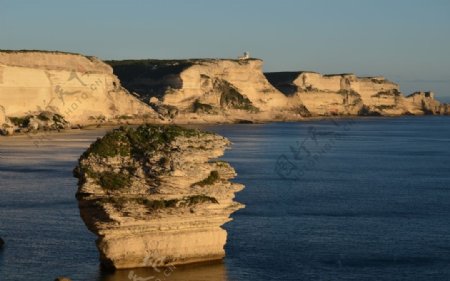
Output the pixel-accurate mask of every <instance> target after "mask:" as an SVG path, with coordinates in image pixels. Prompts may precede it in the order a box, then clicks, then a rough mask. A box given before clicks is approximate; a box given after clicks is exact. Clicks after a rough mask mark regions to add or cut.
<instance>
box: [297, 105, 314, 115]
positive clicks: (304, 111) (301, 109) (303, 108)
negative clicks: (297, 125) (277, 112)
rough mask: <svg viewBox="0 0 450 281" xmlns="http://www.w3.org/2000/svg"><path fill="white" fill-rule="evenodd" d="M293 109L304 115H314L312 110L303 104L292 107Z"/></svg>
mask: <svg viewBox="0 0 450 281" xmlns="http://www.w3.org/2000/svg"><path fill="white" fill-rule="evenodd" d="M292 110H293V111H294V112H295V113H297V114H300V115H301V116H303V117H311V116H312V115H311V112H309V110H308V108H306V106H304V105H303V104H301V105H299V106H296V107H294V108H292Z"/></svg>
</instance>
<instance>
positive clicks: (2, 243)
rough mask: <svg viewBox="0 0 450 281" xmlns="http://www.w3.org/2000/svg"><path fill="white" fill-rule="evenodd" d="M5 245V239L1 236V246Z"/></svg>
mask: <svg viewBox="0 0 450 281" xmlns="http://www.w3.org/2000/svg"><path fill="white" fill-rule="evenodd" d="M3 245H5V241H3V239H2V238H0V248H2V247H3Z"/></svg>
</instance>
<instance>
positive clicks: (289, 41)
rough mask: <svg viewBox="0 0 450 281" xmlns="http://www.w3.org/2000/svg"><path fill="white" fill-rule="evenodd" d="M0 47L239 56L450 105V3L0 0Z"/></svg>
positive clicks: (110, 54)
mask: <svg viewBox="0 0 450 281" xmlns="http://www.w3.org/2000/svg"><path fill="white" fill-rule="evenodd" d="M0 49H46V50H62V51H69V52H78V53H83V54H88V55H95V56H98V57H100V58H103V59H124V58H161V59H162V58H193V57H231V58H234V57H236V56H238V55H239V54H241V53H242V52H243V51H250V52H251V53H252V55H253V56H255V57H259V58H262V59H264V60H265V62H266V64H265V70H266V71H284V70H314V71H318V72H322V73H341V72H354V73H357V74H358V75H384V76H386V77H388V78H389V79H391V80H393V81H395V82H398V83H400V84H401V88H402V90H403V91H404V92H405V93H406V94H409V93H410V92H412V91H414V90H433V91H435V92H436V93H437V94H438V96H439V97H441V98H442V99H445V100H446V101H450V1H448V0H429V1H426V0H377V1H373V0H366V1H364V0H340V1H338V0H304V1H303V0H271V1H268V0H267V1H265V0H253V1H252V0H221V1H219V0H190V1H189V0H154V1H143V0H142V1H138V0H126V1H125V0H97V1H96V0H72V1H64V0H54V1H51V0H40V1H38V0H29V1H24V0H10V1H8V0H0Z"/></svg>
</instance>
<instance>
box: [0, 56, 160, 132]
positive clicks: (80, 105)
mask: <svg viewBox="0 0 450 281" xmlns="http://www.w3.org/2000/svg"><path fill="white" fill-rule="evenodd" d="M0 109H1V110H0V111H1V113H0V123H1V124H0V126H1V125H2V124H5V123H6V120H5V117H15V118H24V117H26V116H29V115H39V113H42V112H51V113H54V114H59V115H61V116H63V117H64V118H65V120H67V121H68V122H70V123H72V124H88V123H93V121H95V120H97V119H100V118H101V119H104V120H113V119H117V118H118V117H120V116H123V115H127V116H130V117H133V116H143V115H149V116H150V115H154V112H153V110H151V109H150V108H149V107H148V106H147V105H145V104H144V103H142V102H141V101H140V100H138V99H137V98H135V97H134V96H132V95H130V94H129V93H128V92H127V91H126V90H125V89H124V88H122V87H121V85H120V81H119V80H118V79H117V77H116V76H115V75H114V74H113V71H112V68H111V67H110V66H109V65H107V64H105V63H103V62H102V61H100V60H99V59H97V58H94V57H85V56H82V55H78V54H69V53H61V52H44V51H0Z"/></svg>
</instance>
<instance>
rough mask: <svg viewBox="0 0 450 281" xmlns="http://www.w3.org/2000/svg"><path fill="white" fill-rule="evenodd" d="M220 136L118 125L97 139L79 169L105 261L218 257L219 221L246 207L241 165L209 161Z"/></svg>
mask: <svg viewBox="0 0 450 281" xmlns="http://www.w3.org/2000/svg"><path fill="white" fill-rule="evenodd" d="M229 145H230V143H229V141H228V140H227V139H225V138H223V137H221V136H218V135H215V134H211V133H205V132H200V131H197V130H191V129H184V128H181V127H177V126H156V125H143V126H140V127H138V128H137V129H127V128H120V129H117V130H114V131H112V132H110V133H108V134H107V135H106V136H104V137H103V138H102V139H99V140H97V141H96V142H95V143H94V144H92V145H91V147H90V148H89V149H88V150H87V151H86V152H85V153H84V154H83V155H82V157H81V158H80V160H79V165H78V167H77V168H76V169H75V171H74V173H75V176H76V177H78V179H79V189H78V193H77V198H78V200H79V207H80V213H81V217H82V218H83V220H84V222H85V223H86V225H87V227H88V228H89V229H90V230H91V231H92V232H94V233H95V234H97V235H98V237H99V238H98V240H97V246H98V249H99V251H100V259H101V262H102V264H103V265H104V266H106V267H110V268H133V267H146V266H164V265H167V264H172V265H173V264H185V263H192V262H199V261H207V260H214V259H221V258H223V257H224V248H223V247H224V244H225V242H226V236H227V233H226V231H225V230H223V229H222V228H221V227H220V226H221V225H223V224H224V223H226V222H228V221H230V218H229V216H230V214H231V213H233V212H235V211H236V210H238V209H240V208H242V207H243V205H241V204H239V203H237V202H234V201H233V198H234V194H235V193H236V192H238V191H240V190H241V189H242V188H243V186H242V185H240V184H236V183H231V182H230V181H229V179H231V178H234V177H235V175H236V173H235V171H234V169H233V168H232V167H231V166H230V165H229V164H227V163H225V162H221V161H212V160H211V159H214V158H217V157H219V156H221V155H222V154H223V152H224V150H225V149H226V148H227V147H228V146H229Z"/></svg>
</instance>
